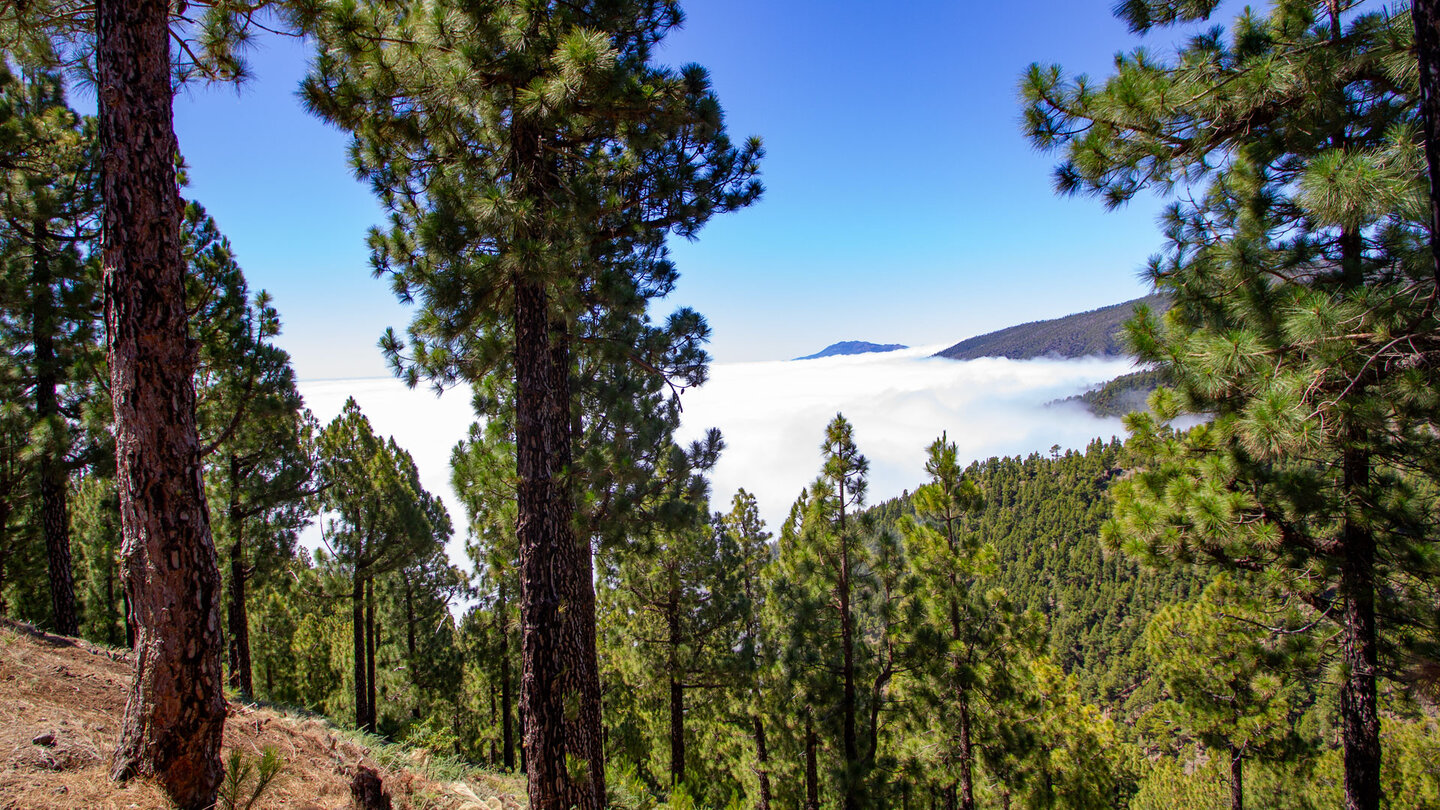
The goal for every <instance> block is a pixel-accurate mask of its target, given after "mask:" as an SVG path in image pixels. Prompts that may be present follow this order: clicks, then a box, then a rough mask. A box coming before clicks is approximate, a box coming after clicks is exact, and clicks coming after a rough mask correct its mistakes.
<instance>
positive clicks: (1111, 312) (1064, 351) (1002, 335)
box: [933, 294, 1170, 360]
mask: <svg viewBox="0 0 1440 810" xmlns="http://www.w3.org/2000/svg"><path fill="white" fill-rule="evenodd" d="M1139 305H1145V306H1147V307H1149V308H1150V309H1152V310H1159V311H1162V312H1163V311H1164V310H1167V309H1169V308H1170V302H1169V301H1168V300H1166V299H1165V297H1164V296H1161V295H1158V294H1156V295H1147V296H1145V297H1144V298H1136V299H1134V300H1132V301H1125V302H1122V303H1119V304H1111V305H1110V306H1107V307H1100V308H1099V309H1092V310H1089V311H1087V312H1077V313H1074V314H1071V315H1065V316H1063V317H1059V318H1051V319H1048V320H1043V321H1031V322H1029V323H1022V324H1017V325H1015V326H1008V327H1006V328H1004V329H999V330H997V331H994V332H987V333H985V334H983V335H976V336H975V337H972V338H967V339H965V340H962V341H960V342H959V343H956V344H955V345H953V346H951V347H950V348H948V349H944V350H941V351H939V352H936V353H935V354H934V355H933V356H934V357H946V358H949V359H951V360H976V359H978V358H981V357H1004V358H1007V359H1010V360H1031V359H1034V358H1037V357H1060V358H1065V359H1071V358H1077V357H1095V356H1099V357H1123V356H1125V355H1127V354H1129V351H1128V350H1127V347H1126V346H1125V342H1124V334H1123V332H1124V330H1123V326H1124V324H1125V321H1127V320H1129V319H1130V318H1131V317H1132V316H1133V315H1134V312H1135V307H1137V306H1139Z"/></svg>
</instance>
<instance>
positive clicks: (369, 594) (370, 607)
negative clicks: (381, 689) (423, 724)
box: [365, 576, 380, 734]
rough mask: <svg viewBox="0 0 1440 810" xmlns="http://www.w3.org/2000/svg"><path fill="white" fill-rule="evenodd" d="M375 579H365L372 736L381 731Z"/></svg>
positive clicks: (367, 697) (367, 690)
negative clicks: (377, 676) (376, 650)
mask: <svg viewBox="0 0 1440 810" xmlns="http://www.w3.org/2000/svg"><path fill="white" fill-rule="evenodd" d="M376 641H377V639H376V637H375V578H374V577H373V576H366V577H365V711H366V718H365V720H366V728H365V730H366V731H368V732H370V733H371V734H375V733H377V732H378V731H379V729H380V722H379V720H380V718H379V711H378V710H377V708H378V707H377V705H376V702H375V645H376Z"/></svg>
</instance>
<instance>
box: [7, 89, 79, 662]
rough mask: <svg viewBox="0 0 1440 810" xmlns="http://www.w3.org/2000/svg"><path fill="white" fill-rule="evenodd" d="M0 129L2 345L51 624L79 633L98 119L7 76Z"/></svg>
mask: <svg viewBox="0 0 1440 810" xmlns="http://www.w3.org/2000/svg"><path fill="white" fill-rule="evenodd" d="M0 128H3V129H4V133H5V134H4V136H3V145H0V150H3V151H4V152H5V153H6V155H7V159H6V161H5V164H6V168H5V170H4V172H3V180H0V212H3V215H0V261H3V262H4V269H3V271H0V272H4V273H5V274H7V275H12V274H13V276H14V281H13V282H10V283H6V284H4V285H3V286H4V288H5V289H6V293H5V294H4V297H3V298H0V331H3V332H5V333H6V334H5V335H3V336H0V344H4V345H6V346H7V348H8V349H10V351H11V352H12V358H14V359H18V360H21V361H22V367H21V369H20V370H21V374H22V379H23V380H24V383H25V385H26V387H27V388H28V391H27V396H26V397H25V399H26V400H27V401H28V403H29V408H28V411H29V414H30V419H31V422H32V428H31V431H30V442H29V444H30V451H29V452H30V453H31V455H32V456H33V457H34V459H35V475H36V479H37V486H36V491H37V494H38V500H39V503H38V505H37V508H36V509H35V512H36V513H37V517H38V520H37V521H36V522H37V523H38V524H39V526H40V529H41V533H42V534H43V536H44V541H45V548H46V557H47V562H48V565H47V568H48V572H49V583H50V587H49V590H50V605H51V609H50V620H51V626H53V627H54V628H55V630H56V631H58V632H59V633H61V634H63V635H69V636H73V635H77V634H78V633H79V630H80V616H79V611H78V610H77V602H76V598H75V587H74V573H73V570H72V563H71V548H70V547H71V543H70V506H69V502H68V501H69V492H70V479H71V473H72V472H73V471H74V470H75V469H76V468H78V467H80V466H83V464H84V463H85V461H86V455H87V453H86V448H85V444H84V442H83V438H84V434H83V431H82V430H81V429H80V427H81V426H80V421H81V418H82V414H81V411H82V409H83V407H84V400H85V398H86V396H87V394H88V393H89V392H90V391H91V389H92V388H93V383H94V381H95V376H96V372H97V370H98V368H99V367H100V366H101V363H100V358H99V357H98V354H99V347H98V336H97V334H96V333H97V331H98V330H97V328H96V327H97V323H98V320H99V307H98V306H97V299H98V296H99V290H98V289H97V287H96V282H97V281H98V278H97V274H96V272H95V271H96V267H95V265H93V264H92V263H91V262H90V261H89V259H90V257H91V254H92V252H93V251H94V250H95V249H96V247H97V241H96V240H97V239H98V236H99V234H98V222H97V216H98V200H97V198H96V197H97V186H96V182H95V180H96V178H95V172H96V168H97V167H96V163H95V149H94V146H95V132H94V121H93V119H82V118H81V117H80V116H79V115H77V114H76V113H75V112H74V111H72V110H71V109H70V108H69V107H68V106H67V104H66V101H65V95H64V84H63V82H62V81H61V79H60V77H59V76H58V75H55V74H54V73H53V72H47V71H44V70H32V71H30V72H29V74H28V75H26V76H25V77H23V79H18V80H17V79H16V78H15V77H14V76H13V75H12V74H11V73H10V71H9V69H8V68H7V69H5V70H4V71H3V72H0Z"/></svg>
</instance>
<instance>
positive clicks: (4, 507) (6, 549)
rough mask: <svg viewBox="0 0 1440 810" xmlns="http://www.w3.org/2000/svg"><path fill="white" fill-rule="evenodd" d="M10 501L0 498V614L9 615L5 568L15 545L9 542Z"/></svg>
mask: <svg viewBox="0 0 1440 810" xmlns="http://www.w3.org/2000/svg"><path fill="white" fill-rule="evenodd" d="M11 508H12V507H11V506H10V502H9V501H8V500H6V499H5V498H0V616H8V615H10V605H9V603H7V602H6V601H5V570H6V567H7V566H8V565H9V564H10V555H12V554H14V553H15V551H14V550H15V546H14V545H13V544H12V543H11V542H10V536H9V534H10V533H9V530H8V529H7V527H8V526H9V525H10V510H11Z"/></svg>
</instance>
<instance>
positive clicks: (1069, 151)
mask: <svg viewBox="0 0 1440 810" xmlns="http://www.w3.org/2000/svg"><path fill="white" fill-rule="evenodd" d="M1365 5H1366V4H1362V3H1353V2H1338V1H1337V2H1329V3H1327V4H1323V5H1322V6H1320V7H1318V8H1317V6H1316V4H1314V3H1308V2H1298V1H1297V2H1279V3H1276V4H1274V6H1273V7H1272V9H1271V10H1270V12H1269V14H1268V16H1266V17H1261V16H1260V15H1259V14H1257V13H1255V12H1246V13H1244V14H1242V15H1241V16H1240V18H1238V19H1237V20H1236V22H1235V24H1234V26H1233V30H1232V32H1231V35H1230V36H1229V37H1228V39H1227V38H1226V37H1225V35H1224V33H1223V32H1222V31H1221V30H1220V29H1215V30H1213V31H1211V32H1207V33H1204V34H1201V35H1199V36H1197V37H1194V38H1192V39H1191V40H1189V41H1188V42H1186V43H1185V44H1184V46H1183V47H1182V48H1181V49H1180V50H1179V52H1178V54H1177V56H1176V58H1175V59H1174V60H1173V61H1170V62H1166V61H1163V60H1160V59H1158V58H1156V57H1154V56H1152V55H1151V54H1150V53H1148V52H1145V51H1137V52H1135V53H1134V54H1132V55H1128V56H1123V57H1120V58H1118V59H1117V63H1116V69H1117V73H1116V75H1115V76H1114V77H1112V78H1111V79H1110V80H1108V81H1107V82H1106V83H1105V84H1104V85H1103V86H1099V87H1097V86H1095V85H1092V84H1091V83H1089V82H1087V81H1083V80H1076V81H1070V80H1068V79H1066V78H1064V77H1063V74H1062V73H1061V72H1060V70H1059V68H1055V67H1052V68H1042V67H1040V66H1034V67H1032V68H1031V71H1030V73H1029V75H1028V76H1027V78H1026V86H1025V92H1026V94H1027V97H1028V99H1029V101H1030V106H1029V108H1028V110H1027V131H1028V133H1029V135H1030V136H1031V138H1032V140H1033V141H1034V142H1035V143H1037V144H1039V145H1041V146H1046V147H1064V148H1065V149H1066V159H1065V160H1064V161H1063V163H1062V164H1061V166H1060V167H1059V169H1057V173H1056V178H1057V186H1058V187H1059V188H1060V190H1062V191H1065V192H1072V193H1089V194H1094V195H1096V196H1100V197H1101V198H1102V199H1104V200H1105V202H1106V203H1107V204H1108V205H1118V204H1121V203H1123V202H1124V201H1126V200H1128V199H1129V198H1130V197H1131V196H1133V195H1134V194H1135V193H1137V192H1138V191H1139V190H1141V189H1142V188H1146V187H1158V188H1161V189H1163V190H1169V189H1171V188H1174V187H1176V186H1178V185H1187V186H1189V187H1190V188H1191V189H1192V191H1191V193H1190V194H1189V195H1188V201H1187V202H1185V203H1180V204H1176V205H1174V206H1173V207H1172V208H1171V209H1170V210H1169V211H1168V213H1167V215H1166V220H1165V223H1166V226H1165V227H1166V238H1167V240H1168V245H1167V251H1166V253H1165V254H1164V255H1163V256H1161V257H1159V258H1157V259H1156V260H1155V261H1154V262H1153V263H1152V265H1151V270H1150V274H1151V276H1152V278H1153V279H1154V281H1155V283H1156V285H1157V287H1158V288H1160V289H1161V290H1162V291H1164V292H1166V293H1167V294H1168V295H1170V296H1171V298H1172V300H1173V301H1174V304H1175V305H1174V307H1173V309H1171V310H1170V313H1169V314H1168V315H1167V316H1166V319H1165V322H1164V325H1163V327H1162V325H1161V324H1160V323H1159V322H1158V320H1157V319H1155V318H1153V317H1146V316H1142V317H1141V318H1140V319H1139V321H1138V322H1137V324H1136V326H1135V327H1134V328H1133V329H1132V330H1131V339H1132V341H1133V343H1134V344H1135V347H1136V349H1137V350H1138V351H1139V354H1140V356H1141V358H1142V359H1144V360H1147V361H1151V362H1155V363H1158V364H1161V365H1163V367H1164V368H1165V369H1166V370H1167V372H1168V373H1171V374H1173V375H1174V376H1173V377H1172V379H1173V380H1175V387H1174V392H1175V396H1170V395H1168V394H1162V395H1161V396H1160V398H1159V401H1158V402H1157V403H1156V404H1157V405H1158V407H1159V413H1160V414H1161V416H1162V417H1164V418H1169V417H1173V416H1175V415H1176V414H1177V413H1179V412H1180V411H1182V410H1183V411H1188V412H1191V413H1197V414H1205V415H1211V416H1213V417H1214V419H1213V421H1212V422H1211V423H1210V424H1208V425H1206V426H1202V427H1200V428H1197V429H1195V430H1193V431H1191V432H1190V433H1188V434H1186V435H1180V434H1178V433H1172V432H1167V431H1165V430H1162V429H1160V428H1159V427H1158V426H1157V424H1156V423H1155V421H1154V420H1152V419H1151V418H1150V417H1149V416H1147V415H1144V414H1138V415H1132V416H1131V417H1130V425H1131V427H1132V430H1134V432H1135V434H1136V439H1135V447H1136V449H1137V451H1138V452H1139V454H1140V456H1139V459H1138V462H1139V463H1140V464H1141V465H1142V466H1144V467H1145V468H1146V469H1145V470H1144V471H1143V472H1142V473H1140V474H1139V475H1136V476H1135V477H1133V478H1131V479H1129V480H1127V481H1126V482H1124V483H1122V484H1121V485H1120V486H1119V487H1117V490H1116V492H1117V504H1118V509H1117V520H1116V522H1115V523H1113V524H1111V525H1110V528H1109V529H1108V537H1109V542H1110V543H1111V544H1112V545H1114V546H1124V547H1125V548H1127V549H1128V550H1130V551H1131V552H1132V553H1135V554H1138V555H1141V556H1143V557H1145V558H1147V559H1152V560H1161V559H1167V558H1168V559H1179V560H1182V561H1190V560H1199V561H1207V562H1211V563H1214V564H1218V565H1221V566H1224V567H1233V568H1238V569H1241V570H1248V571H1254V572H1263V573H1264V574H1265V576H1266V577H1268V578H1271V579H1272V580H1274V581H1276V582H1277V583H1282V584H1281V587H1283V588H1285V589H1286V590H1287V591H1288V592H1289V593H1291V594H1292V595H1293V596H1295V597H1297V598H1301V599H1304V600H1306V601H1308V602H1309V603H1310V604H1311V605H1312V607H1313V609H1314V610H1315V611H1316V613H1317V615H1319V616H1323V617H1327V618H1329V619H1333V620H1334V621H1335V623H1336V624H1337V625H1338V628H1339V630H1340V644H1339V646H1340V656H1341V660H1342V671H1343V672H1344V673H1345V678H1344V683H1343V687H1342V690H1341V701H1340V703H1341V716H1342V726H1343V729H1344V734H1343V738H1344V747H1345V755H1344V757H1345V774H1346V775H1345V781H1346V807H1347V808H1349V810H1373V808H1376V807H1378V806H1379V804H1380V801H1381V795H1380V762H1381V759H1380V718H1379V712H1378V705H1377V693H1376V679H1377V678H1378V677H1379V676H1380V674H1381V671H1382V662H1381V654H1382V649H1381V641H1382V638H1381V633H1380V630H1381V629H1382V628H1380V627H1379V626H1378V625H1377V621H1379V620H1380V617H1384V616H1396V617H1403V616H1405V615H1406V614H1409V613H1411V610H1410V609H1409V608H1406V607H1404V606H1403V602H1404V601H1405V600H1406V596H1407V590H1408V589H1407V588H1406V587H1405V585H1404V584H1403V583H1404V581H1405V580H1406V579H1407V577H1410V576H1414V575H1417V574H1420V575H1421V576H1424V574H1421V572H1420V571H1417V566H1419V567H1420V568H1425V567H1426V566H1429V565H1431V563H1430V562H1429V561H1430V560H1432V559H1433V555H1431V554H1429V553H1427V552H1426V551H1424V549H1423V548H1422V547H1423V546H1425V545H1426V543H1427V541H1425V540H1424V539H1423V538H1424V537H1426V536H1427V533H1428V530H1426V529H1423V528H1421V527H1423V525H1424V524H1425V523H1426V522H1427V521H1429V520H1430V519H1431V518H1430V517H1427V516H1426V515H1425V513H1424V509H1423V508H1422V507H1420V506H1419V504H1418V503H1417V502H1416V500H1415V498H1414V494H1415V492H1416V489H1415V487H1414V486H1413V483H1412V482H1411V480H1410V477H1411V476H1413V475H1416V474H1423V475H1425V476H1427V477H1430V478H1431V479H1432V480H1433V478H1434V477H1435V475H1436V470H1435V469H1434V464H1433V461H1434V458H1435V449H1434V447H1433V443H1434V438H1433V437H1434V432H1433V429H1432V427H1431V426H1432V425H1433V424H1434V415H1435V413H1436V405H1437V403H1436V397H1435V391H1436V386H1435V385H1434V379H1433V371H1432V369H1433V367H1434V363H1433V358H1434V357H1435V352H1436V350H1437V346H1436V341H1435V336H1436V335H1437V334H1440V330H1437V328H1436V324H1435V309H1434V307H1432V306H1429V305H1428V304H1427V303H1426V302H1427V301H1429V300H1431V298H1432V296H1433V295H1434V289H1435V288H1434V283H1435V280H1434V272H1433V269H1434V268H1433V262H1430V261H1428V260H1422V259H1420V257H1421V256H1422V255H1423V250H1424V243H1423V237H1422V234H1423V233H1424V230H1425V224H1424V223H1425V220H1426V218H1427V217H1428V207H1426V206H1425V205H1424V204H1423V202H1422V200H1423V194H1424V190H1423V187H1422V185H1421V184H1420V182H1419V178H1420V177H1421V168H1420V167H1421V166H1422V165H1423V163H1422V158H1421V150H1420V148H1419V145H1418V144H1417V143H1416V139H1415V136H1414V133H1415V128H1416V120H1415V119H1416V111H1417V104H1416V101H1415V99H1416V94H1417V89H1416V84H1415V75H1416V73H1415V71H1414V55H1413V53H1412V51H1411V39H1412V35H1413V26H1412V25H1411V24H1410V20H1409V19H1408V17H1407V15H1404V14H1403V13H1397V12H1395V11H1393V10H1389V9H1387V8H1375V9H1373V10H1372V9H1368V8H1365ZM1212 10H1213V4H1208V3H1202V4H1185V3H1173V2H1144V1H1142V0H1136V1H1135V2H1127V3H1123V4H1121V6H1120V7H1119V8H1118V11H1119V12H1120V14H1121V16H1122V17H1123V18H1124V19H1125V20H1126V21H1127V23H1129V24H1130V25H1131V27H1132V28H1134V29H1135V30H1136V31H1147V30H1150V29H1152V28H1155V27H1163V26H1167V25H1170V24H1173V23H1175V22H1177V21H1185V20H1194V19H1204V18H1206V17H1208V15H1209V14H1210V12H1211V11H1212ZM1417 530H1418V531H1417ZM1391 596H1395V597H1397V598H1396V599H1393V600H1392V599H1391V598H1390V597H1391ZM1377 600H1388V601H1391V602H1393V603H1394V604H1391V605H1378V609H1377Z"/></svg>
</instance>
